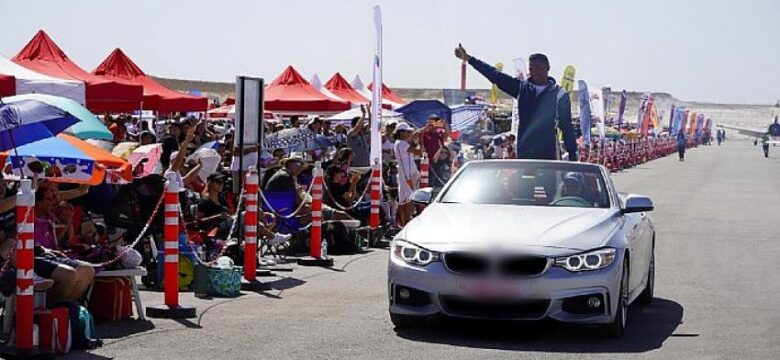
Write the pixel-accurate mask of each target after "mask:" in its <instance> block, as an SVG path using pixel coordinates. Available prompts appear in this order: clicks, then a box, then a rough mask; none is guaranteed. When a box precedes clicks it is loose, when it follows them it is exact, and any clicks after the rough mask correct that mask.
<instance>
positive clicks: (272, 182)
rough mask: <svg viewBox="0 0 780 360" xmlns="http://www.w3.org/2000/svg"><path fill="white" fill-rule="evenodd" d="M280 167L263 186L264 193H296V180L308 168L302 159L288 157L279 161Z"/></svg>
mask: <svg viewBox="0 0 780 360" xmlns="http://www.w3.org/2000/svg"><path fill="white" fill-rule="evenodd" d="M281 164H282V167H281V168H280V169H278V170H276V172H275V173H274V174H273V175H271V177H270V178H269V179H268V182H267V183H266V184H265V187H264V190H266V191H296V190H297V189H298V185H297V184H298V182H297V178H298V175H300V174H301V173H302V172H303V171H304V170H305V169H306V167H307V166H308V165H307V164H306V162H305V161H303V158H301V157H298V156H290V157H288V158H286V159H283V160H282V161H281Z"/></svg>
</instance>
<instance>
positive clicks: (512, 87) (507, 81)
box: [455, 44, 520, 98]
mask: <svg viewBox="0 0 780 360" xmlns="http://www.w3.org/2000/svg"><path fill="white" fill-rule="evenodd" d="M455 57H457V58H458V59H461V60H463V61H466V62H468V63H469V65H471V67H473V68H474V70H477V71H479V73H480V74H482V76H484V77H485V78H487V79H488V80H490V82H492V83H493V84H496V86H498V88H499V89H501V91H503V92H505V93H507V94H508V95H509V96H511V97H513V98H516V97H517V95H518V94H519V90H520V79H517V78H513V77H511V76H509V75H507V74H504V73H503V72H501V71H498V69H496V68H494V67H493V66H490V65H488V64H487V63H485V62H483V61H481V60H479V59H477V58H475V57H473V56H471V55H469V54H468V53H467V52H466V49H464V48H463V45H461V44H458V47H457V48H455Z"/></svg>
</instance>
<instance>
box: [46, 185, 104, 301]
mask: <svg viewBox="0 0 780 360" xmlns="http://www.w3.org/2000/svg"><path fill="white" fill-rule="evenodd" d="M59 200H60V198H59V196H58V193H57V191H56V190H54V189H53V188H52V187H51V186H40V187H39V188H38V190H37V191H36V192H35V215H36V219H35V234H34V238H35V273H36V274H38V275H39V276H41V277H43V278H46V279H51V280H54V286H53V287H52V289H51V290H50V292H49V296H48V300H49V301H50V302H51V303H56V302H57V301H77V300H80V299H81V298H83V297H84V294H85V293H86V292H87V289H88V288H89V286H90V285H91V284H92V280H93V278H94V276H95V269H94V268H93V267H92V265H90V264H88V263H86V262H83V261H78V260H73V259H70V258H68V257H66V256H64V255H63V254H62V253H60V252H59V251H57V250H56V249H58V241H57V240H58V239H57V229H56V227H55V221H56V219H55V217H54V215H53V214H52V210H53V208H54V205H55V204H57V203H59ZM49 246H50V247H49Z"/></svg>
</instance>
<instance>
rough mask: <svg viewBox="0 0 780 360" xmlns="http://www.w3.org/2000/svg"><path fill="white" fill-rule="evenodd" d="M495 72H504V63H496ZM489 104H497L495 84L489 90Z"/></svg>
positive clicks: (496, 87)
mask: <svg viewBox="0 0 780 360" xmlns="http://www.w3.org/2000/svg"><path fill="white" fill-rule="evenodd" d="M496 70H498V71H504V63H496ZM490 103H491V104H493V105H497V104H498V86H496V84H493V87H492V88H490Z"/></svg>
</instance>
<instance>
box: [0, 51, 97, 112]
mask: <svg viewBox="0 0 780 360" xmlns="http://www.w3.org/2000/svg"><path fill="white" fill-rule="evenodd" d="M0 74H2V75H7V76H13V77H14V78H15V84H16V88H15V90H14V92H13V93H9V94H6V95H0V96H8V95H21V94H46V95H54V96H62V97H65V98H68V99H71V100H73V101H75V102H77V103H79V104H81V105H84V104H86V101H85V98H84V92H85V89H84V82H83V81H78V80H64V79H58V78H55V77H51V76H48V75H44V74H41V73H38V72H35V71H32V70H30V69H28V68H26V67H24V66H21V65H19V64H17V63H15V62H13V61H11V60H8V59H6V58H5V57H3V56H0ZM2 75H0V76H2Z"/></svg>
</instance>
